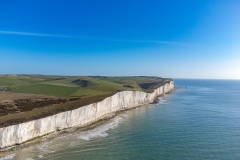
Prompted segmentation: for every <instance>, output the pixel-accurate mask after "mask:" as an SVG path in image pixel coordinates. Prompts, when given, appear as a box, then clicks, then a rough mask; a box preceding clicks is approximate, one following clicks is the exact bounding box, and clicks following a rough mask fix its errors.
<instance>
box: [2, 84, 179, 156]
mask: <svg viewBox="0 0 240 160" xmlns="http://www.w3.org/2000/svg"><path fill="white" fill-rule="evenodd" d="M174 90H176V88H174V89H173V90H171V91H170V92H168V93H166V94H171V93H172V92H173V91H174ZM162 96H164V94H163V95H160V96H158V97H156V99H157V100H159V97H162ZM151 104H157V101H154V102H152V103H146V104H141V105H139V106H135V107H132V108H127V109H123V110H120V111H117V112H115V113H111V114H109V115H106V116H105V117H102V118H100V119H99V120H98V121H96V122H93V123H91V124H88V125H86V126H74V127H70V128H66V129H64V130H60V131H56V132H53V133H49V134H47V135H43V136H42V137H37V138H35V139H33V140H30V141H28V142H25V143H24V142H23V143H22V144H20V145H13V146H11V147H6V148H3V149H0V158H2V157H4V156H7V155H9V154H13V153H16V152H19V151H21V150H23V149H27V148H30V147H33V146H36V145H38V144H42V143H45V142H47V141H49V140H54V139H56V138H58V137H60V136H64V135H69V134H74V133H76V132H84V131H88V130H91V129H94V128H96V127H98V126H100V125H102V124H104V123H106V122H107V121H108V120H110V119H113V118H115V117H116V116H117V115H119V114H121V113H124V112H126V111H130V110H134V109H136V108H138V107H143V106H144V105H151Z"/></svg>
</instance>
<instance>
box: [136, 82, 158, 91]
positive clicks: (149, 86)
mask: <svg viewBox="0 0 240 160" xmlns="http://www.w3.org/2000/svg"><path fill="white" fill-rule="evenodd" d="M138 85H139V87H141V88H142V89H143V90H144V91H147V92H149V91H150V90H153V89H155V88H157V87H158V86H160V85H162V82H151V83H140V84H138Z"/></svg>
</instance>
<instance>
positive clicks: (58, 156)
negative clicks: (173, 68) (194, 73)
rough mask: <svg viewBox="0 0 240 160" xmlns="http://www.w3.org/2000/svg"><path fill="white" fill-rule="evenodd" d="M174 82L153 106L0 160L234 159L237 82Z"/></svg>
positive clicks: (239, 140)
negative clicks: (173, 87)
mask: <svg viewBox="0 0 240 160" xmlns="http://www.w3.org/2000/svg"><path fill="white" fill-rule="evenodd" d="M174 81H175V86H176V87H181V88H179V89H177V90H176V91H174V93H172V94H167V95H165V96H164V97H161V98H160V101H159V103H158V104H153V105H145V106H142V107H138V108H136V109H133V110H129V111H126V112H123V113H121V114H120V115H118V116H116V117H115V118H113V119H111V120H109V121H107V122H106V123H105V124H103V125H101V126H99V127H97V128H95V129H92V130H90V131H86V132H82V133H75V134H69V135H67V136H63V137H59V138H57V139H55V140H52V141H51V142H47V143H44V144H41V145H37V146H34V147H31V148H29V149H25V150H22V151H21V152H18V153H14V154H11V155H8V156H6V157H2V158H0V160H3V159H14V160H17V159H18V160H25V159H27V160H31V159H51V160H92V159H98V160H113V159H114V160H118V159H119V160H130V159H137V160H146V159H151V160H159V159H174V160H178V159H181V160H182V159H183V160H186V159H194V160H198V159H199V160H200V159H201V160H205V159H214V160H220V159H226V160H227V159H231V160H232V159H236V160H238V159H240V81H224V80H181V79H176V80H174ZM185 86H186V88H185Z"/></svg>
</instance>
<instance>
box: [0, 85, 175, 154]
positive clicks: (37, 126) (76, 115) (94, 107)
mask: <svg viewBox="0 0 240 160" xmlns="http://www.w3.org/2000/svg"><path fill="white" fill-rule="evenodd" d="M173 89H174V82H173V81H170V82H168V83H166V84H164V85H163V86H161V87H159V88H157V89H155V90H154V92H153V93H146V92H141V91H122V92H118V93H116V94H114V95H113V96H111V97H108V98H105V99H104V100H102V101H100V102H97V103H93V104H89V105H86V106H83V107H80V108H77V109H74V110H70V111H66V112H62V113H58V114H56V115H52V116H48V117H45V118H41V119H37V120H32V121H29V122H25V123H20V124H17V125H11V126H7V127H3V128H0V149H2V148H5V147H8V146H12V145H16V144H21V143H24V142H26V141H28V140H31V139H34V138H37V137H40V136H43V135H46V134H49V133H52V132H54V131H57V130H61V129H64V128H70V127H74V126H80V127H83V126H86V125H89V124H91V123H94V122H96V121H98V120H99V119H101V118H103V117H105V116H107V115H109V114H111V113H115V112H117V111H121V110H125V109H129V108H133V107H136V106H139V105H143V104H147V103H152V102H153V101H154V99H155V98H156V97H158V96H160V95H162V94H165V93H168V92H170V91H171V90H173Z"/></svg>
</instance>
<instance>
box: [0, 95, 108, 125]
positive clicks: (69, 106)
mask: <svg viewBox="0 0 240 160" xmlns="http://www.w3.org/2000/svg"><path fill="white" fill-rule="evenodd" d="M112 95H113V94H105V95H96V96H91V97H85V98H78V99H77V97H73V98H72V100H71V98H70V99H69V101H68V102H66V103H62V104H56V105H54V106H52V109H51V111H49V110H44V108H42V109H41V108H39V109H38V110H37V114H36V111H35V110H32V111H29V112H25V113H23V114H21V115H18V116H17V117H18V118H15V116H14V115H16V114H13V118H11V119H6V120H4V121H0V127H6V126H10V125H15V124H19V123H23V122H28V121H31V120H35V119H40V118H44V117H47V116H51V115H55V114H58V113H61V112H65V111H69V110H73V109H77V108H79V107H82V106H86V105H88V104H91V103H96V102H99V101H102V100H103V99H105V98H107V97H109V96H112ZM31 112H32V113H31ZM33 113H35V114H33ZM7 116H9V115H7ZM0 118H1V117H0Z"/></svg>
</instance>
